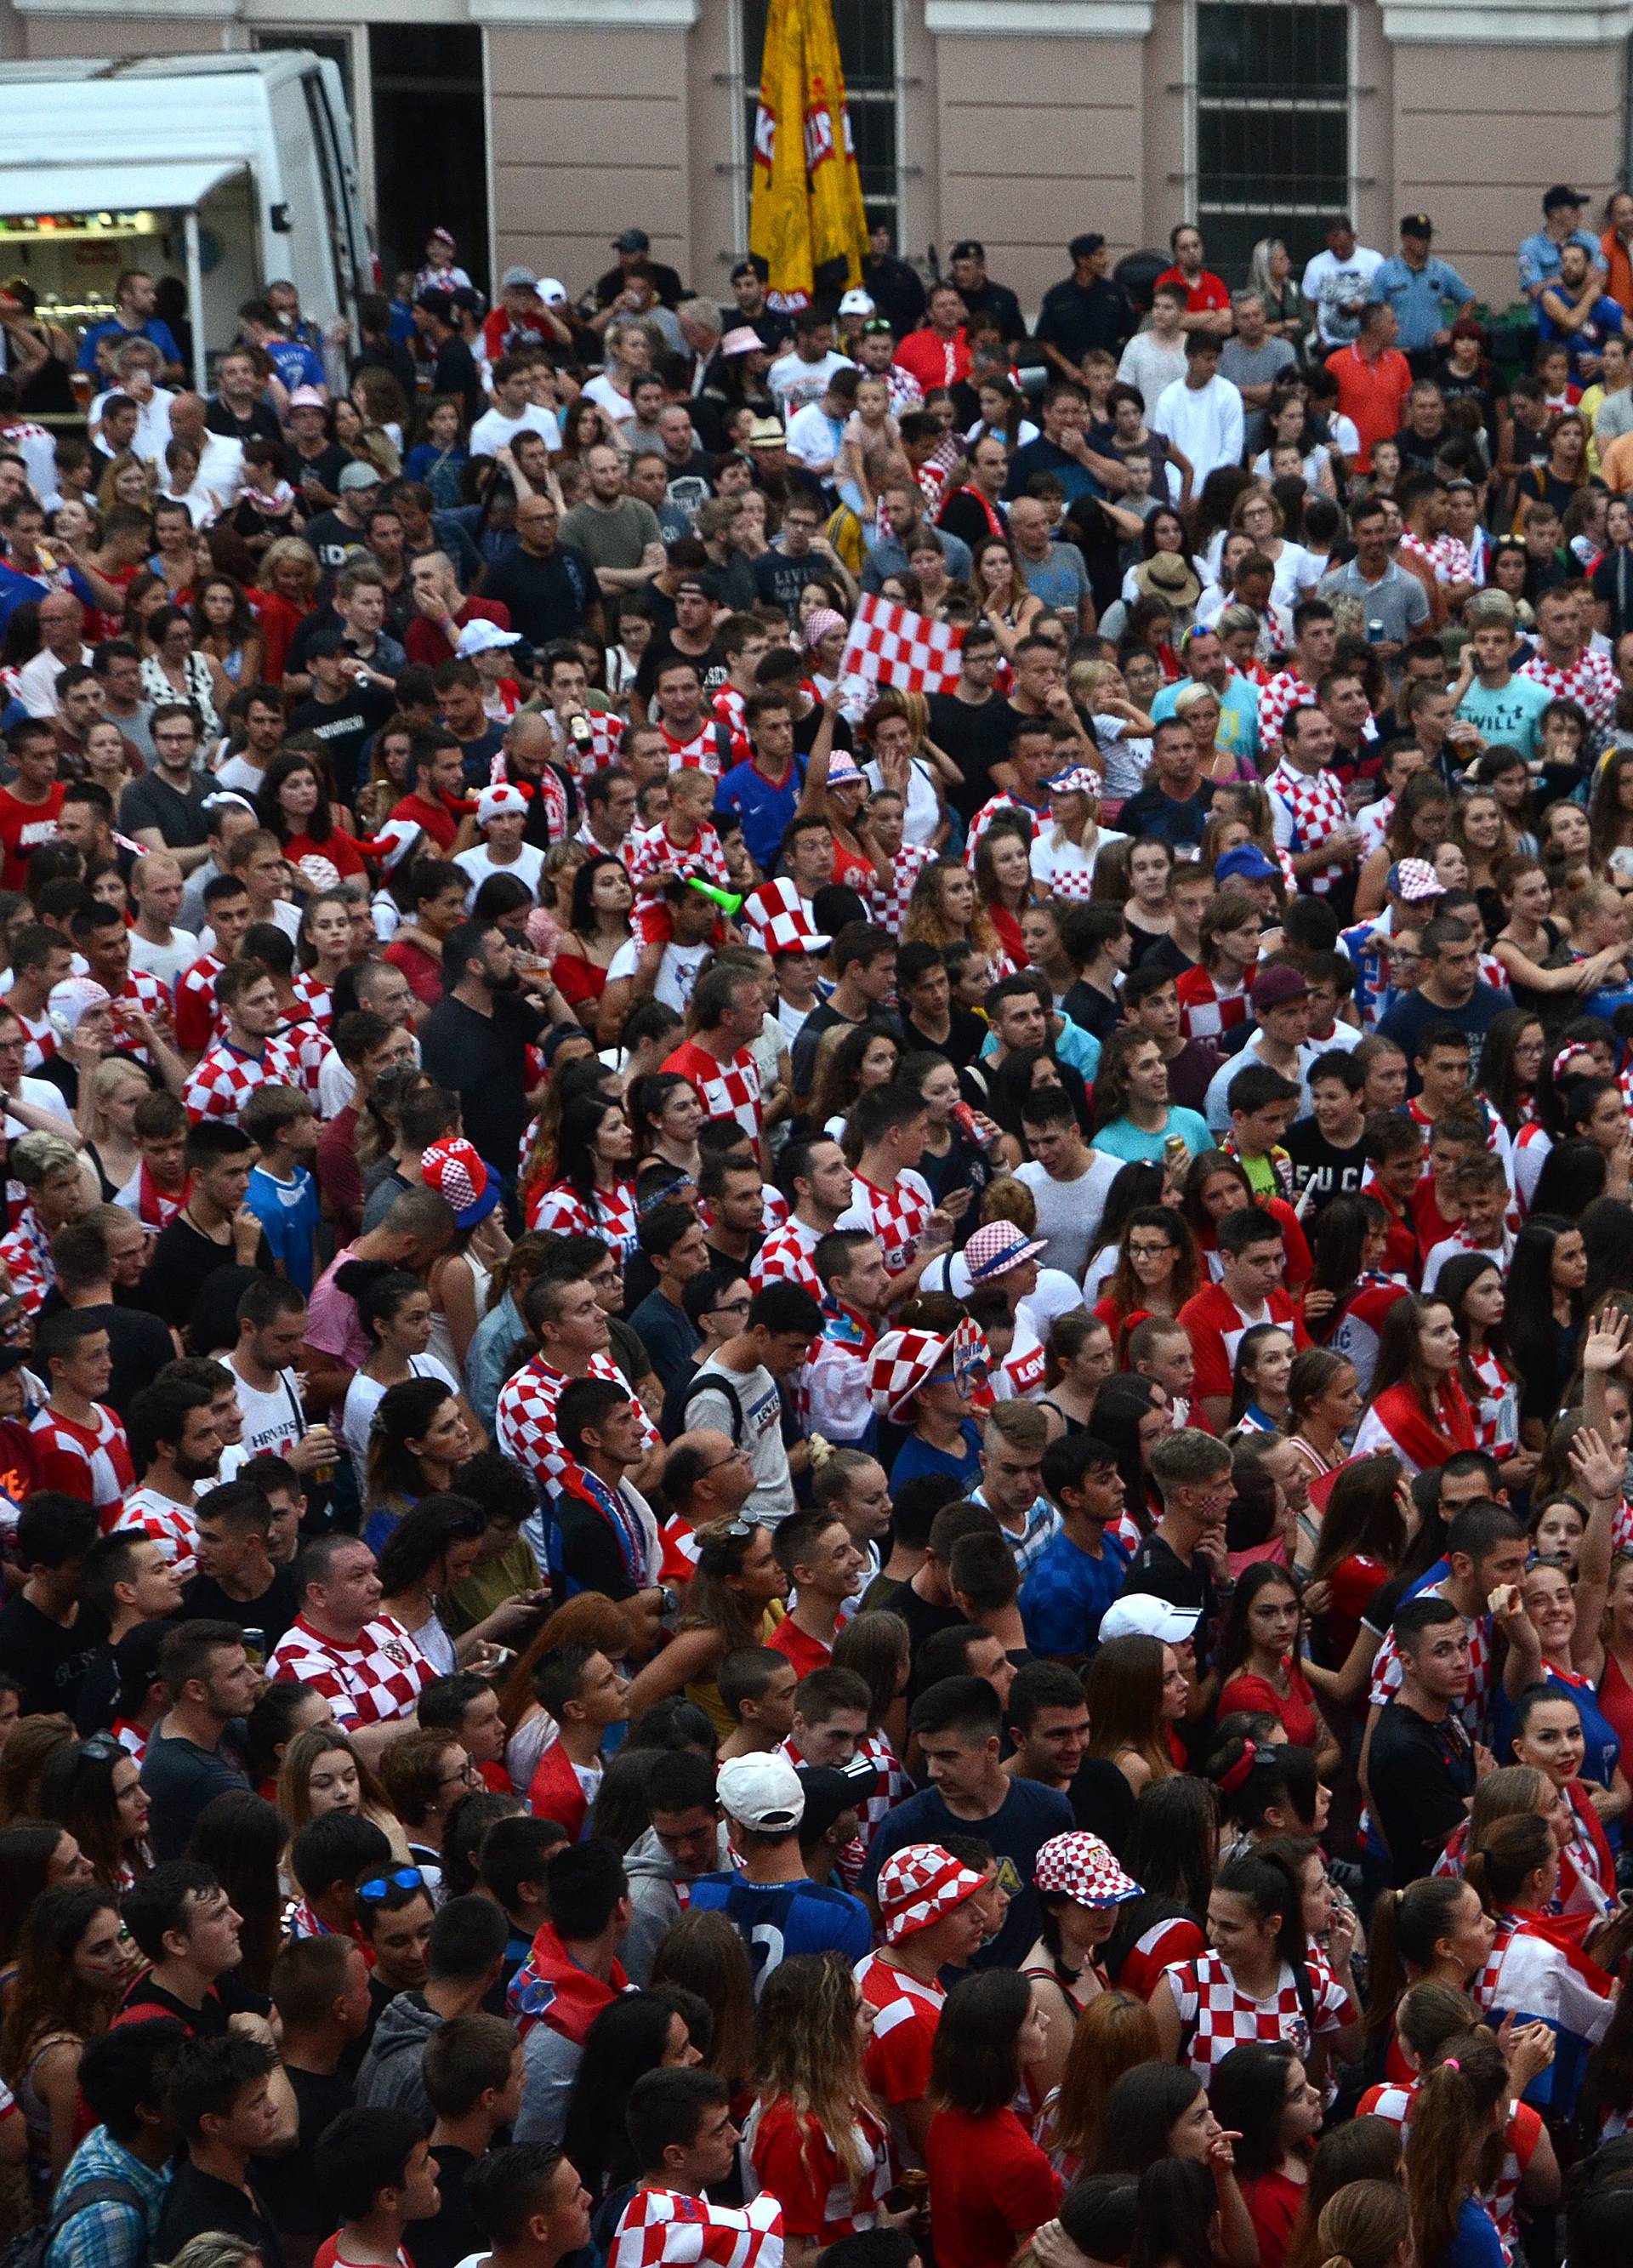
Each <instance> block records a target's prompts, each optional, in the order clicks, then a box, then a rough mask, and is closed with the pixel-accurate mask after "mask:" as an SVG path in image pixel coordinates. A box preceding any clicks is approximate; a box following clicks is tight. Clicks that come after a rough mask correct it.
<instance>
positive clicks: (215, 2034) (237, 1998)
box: [119, 1969, 272, 2040]
mask: <svg viewBox="0 0 1633 2268" xmlns="http://www.w3.org/2000/svg"><path fill="white" fill-rule="evenodd" d="M271 2010H272V2003H271V2001H270V2000H268V1999H267V1997H266V1995H265V1994H264V1993H262V1992H251V1991H250V1989H249V1986H248V1985H240V1984H239V1981H238V1979H237V1977H234V1976H233V1975H232V1972H231V1970H229V1971H228V1972H227V1974H226V1975H225V1976H223V1977H217V1979H216V1981H215V1983H214V1984H213V1985H211V1986H210V1989H209V1990H208V1991H207V1992H206V1993H205V1995H204V1997H203V1999H202V2001H201V2002H200V2003H199V2005H198V2007H196V2008H194V2007H189V2006H188V2003H187V2001H185V2000H179V1999H177V1998H176V1996H175V1994H174V1993H173V1992H166V1989H165V1987H164V1986H163V1985H160V1984H158V1983H157V1982H156V1981H155V1978H154V1976H153V1972H152V1970H151V1969H150V1970H148V1972H147V1973H146V1975H145V1976H143V1977H137V1979H136V1983H135V1984H134V1985H132V1986H131V1987H130V1990H129V1992H127V1993H126V1995H125V1997H124V1999H122V2000H121V2002H120V2004H119V2013H120V2014H121V2016H122V2017H123V2019H124V2021H126V2022H127V2023H136V2022H137V2021H142V2020H145V2019H147V2018H151V2017H153V2016H174V2017H175V2018H176V2020H177V2021H178V2022H179V2023H183V2024H185V2025H186V2026H187V2028H188V2031H190V2032H192V2033H194V2034H195V2035H196V2036H197V2037H198V2038H200V2039H205V2040H218V2039H224V2037H225V2036H226V2032H227V2028H228V2026H229V2024H230V2023H231V2022H232V2018H233V2017H234V2016H265V2015H269V2014H271Z"/></svg>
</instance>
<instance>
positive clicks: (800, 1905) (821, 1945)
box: [688, 1874, 873, 1999]
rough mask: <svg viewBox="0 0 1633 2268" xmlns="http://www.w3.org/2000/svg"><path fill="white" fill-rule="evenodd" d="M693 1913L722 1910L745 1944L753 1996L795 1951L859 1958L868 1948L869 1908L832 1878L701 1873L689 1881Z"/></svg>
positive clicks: (870, 1949) (869, 1930) (871, 1934)
mask: <svg viewBox="0 0 1633 2268" xmlns="http://www.w3.org/2000/svg"><path fill="white" fill-rule="evenodd" d="M688 1906H689V1908H690V1910H691V1911H692V1912H693V1913H696V1912H698V1911H700V1910H701V1911H703V1912H706V1913H723V1914H724V1915H725V1918H726V1919H727V1920H728V1921H729V1922H730V1923H731V1924H732V1927H733V1928H734V1929H735V1930H736V1931H737V1933H738V1934H739V1937H740V1938H741V1939H742V1940H743V1942H744V1944H745V1945H746V1946H747V1948H748V1960H749V1965H750V1967H751V1968H752V1969H753V1970H754V1998H755V1999H759V1997H760V1992H761V1986H762V1985H764V1983H765V1981H766V1978H767V1977H769V1975H770V1974H771V1971H772V1970H774V1969H775V1968H776V1966H777V1964H778V1962H783V1961H791V1960H792V1959H793V1957H794V1955H796V1954H798V1953H827V1952H829V1951H830V1950H833V1951H837V1952H840V1953H842V1954H843V1955H844V1956H845V1958H846V1960H847V1961H850V1962H857V1961H860V1960H861V1959H862V1958H863V1956H864V1955H865V1954H868V1953H870V1952H871V1951H872V1946H873V1925H872V1922H871V1921H870V1920H869V1919H868V1913H867V1908H866V1907H865V1906H864V1904H863V1903H862V1901H861V1899H860V1898H853V1897H852V1896H851V1895H850V1891H849V1890H840V1889H835V1888H834V1886H833V1885H832V1883H830V1882H813V1881H798V1882H766V1883H760V1882H746V1881H744V1880H743V1878H742V1876H741V1875H740V1874H702V1875H700V1876H699V1877H698V1879H697V1881H695V1882H694V1883H693V1885H692V1889H691V1896H690V1897H689V1898H688Z"/></svg>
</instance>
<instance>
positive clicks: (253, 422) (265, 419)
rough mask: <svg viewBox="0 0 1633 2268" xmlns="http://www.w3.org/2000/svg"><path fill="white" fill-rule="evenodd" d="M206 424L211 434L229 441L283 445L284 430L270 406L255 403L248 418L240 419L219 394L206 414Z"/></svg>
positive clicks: (261, 402) (250, 408) (251, 406)
mask: <svg viewBox="0 0 1633 2268" xmlns="http://www.w3.org/2000/svg"><path fill="white" fill-rule="evenodd" d="M204 423H205V426H206V428H207V430H208V431H210V432H211V433H220V434H222V435H223V436H224V438H226V439H227V440H229V441H276V442H278V443H280V444H282V442H283V429H282V428H281V426H280V425H279V423H278V421H277V419H276V416H274V415H273V413H272V410H271V409H269V408H268V404H267V403H266V402H264V401H259V400H258V401H253V402H252V403H251V404H250V407H249V411H248V414H247V416H243V417H240V416H238V415H237V414H236V412H235V411H233V410H231V409H228V407H227V405H226V403H225V402H224V401H222V399H221V397H220V395H219V394H217V396H216V397H215V398H214V400H213V401H211V402H210V406H209V408H208V409H206V410H205V412H204Z"/></svg>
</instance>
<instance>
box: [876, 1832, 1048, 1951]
mask: <svg viewBox="0 0 1633 2268" xmlns="http://www.w3.org/2000/svg"><path fill="white" fill-rule="evenodd" d="M1059 1839H1060V1840H1062V1841H1064V1840H1065V1839H1066V1838H1065V1837H1060V1838H1059ZM980 1888H981V1876H980V1875H979V1874H976V1873H975V1871H974V1870H973V1869H972V1868H971V1867H967V1866H965V1865H964V1863H963V1862H962V1860H961V1859H955V1858H954V1857H953V1853H952V1852H950V1851H944V1850H943V1849H942V1847H941V1845H939V1844H938V1843H909V1844H908V1845H907V1846H906V1847H905V1849H903V1850H901V1851H895V1852H892V1854H891V1856H890V1857H889V1858H888V1859H886V1861H885V1863H884V1865H883V1866H882V1867H880V1868H879V1881H878V1884H877V1886H876V1893H875V1894H876V1896H878V1899H879V1914H880V1917H881V1918H882V1919H883V1921H884V1925H885V1939H886V1943H887V1944H890V1945H900V1944H901V1940H902V1939H903V1938H904V1937H913V1936H916V1934H917V1933H918V1932H919V1931H920V1930H921V1929H929V1928H930V1927H931V1925H932V1924H933V1923H935V1922H938V1921H939V1920H940V1919H941V1918H942V1916H943V1915H944V1914H950V1913H951V1912H953V1909H954V1908H955V1907H957V1906H961V1905H962V1904H963V1903H964V1901H965V1899H966V1898H972V1897H974V1896H975V1893H976V1891H977V1890H978V1889H980Z"/></svg>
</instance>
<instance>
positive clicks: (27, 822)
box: [0, 780, 68, 890]
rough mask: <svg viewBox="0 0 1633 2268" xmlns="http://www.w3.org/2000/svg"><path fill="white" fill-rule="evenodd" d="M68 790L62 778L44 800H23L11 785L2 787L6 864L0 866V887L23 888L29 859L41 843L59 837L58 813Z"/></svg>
mask: <svg viewBox="0 0 1633 2268" xmlns="http://www.w3.org/2000/svg"><path fill="white" fill-rule="evenodd" d="M67 792H68V791H67V789H66V788H65V787H64V785H63V782H62V781H61V780H57V781H56V782H55V784H53V786H52V789H51V792H50V793H49V794H48V796H47V797H46V799H45V801H44V802H43V803H24V802H22V801H21V800H20V799H18V797H17V796H15V795H13V794H12V792H11V789H10V788H9V787H0V847H3V848H4V852H5V863H4V866H0V889H4V890H20V889H21V888H22V887H24V885H25V884H26V881H27V880H28V861H29V858H30V857H31V855H32V854H33V852H34V851H37V850H38V849H39V848H40V844H41V843H52V842H55V839H56V818H57V814H58V812H60V811H61V810H62V808H63V796H64V795H65V794H66V793H67Z"/></svg>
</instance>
